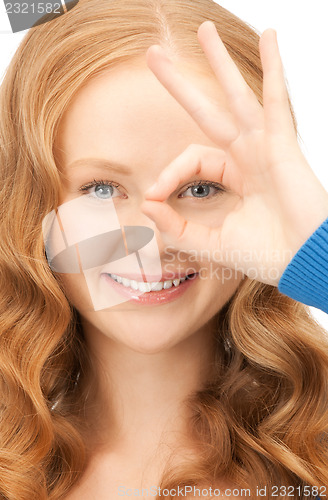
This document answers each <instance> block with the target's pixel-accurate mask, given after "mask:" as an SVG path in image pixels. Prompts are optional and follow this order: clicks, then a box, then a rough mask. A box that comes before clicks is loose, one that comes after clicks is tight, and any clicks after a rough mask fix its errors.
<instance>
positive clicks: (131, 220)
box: [120, 207, 165, 258]
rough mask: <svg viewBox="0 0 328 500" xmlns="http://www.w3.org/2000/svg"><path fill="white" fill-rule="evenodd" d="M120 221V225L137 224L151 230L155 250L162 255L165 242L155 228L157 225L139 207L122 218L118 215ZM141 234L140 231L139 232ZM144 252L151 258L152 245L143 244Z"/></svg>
mask: <svg viewBox="0 0 328 500" xmlns="http://www.w3.org/2000/svg"><path fill="white" fill-rule="evenodd" d="M120 222H121V224H122V226H123V225H124V226H138V227H140V228H141V227H144V228H149V229H151V230H152V231H153V233H154V234H153V238H152V240H153V243H154V242H156V247H157V252H156V253H158V254H159V255H162V254H163V253H164V252H165V244H164V242H163V239H162V236H161V233H160V231H159V230H158V229H157V226H156V224H155V222H154V221H153V220H151V219H150V218H149V217H147V215H145V214H144V213H143V212H142V211H141V210H140V208H139V207H138V208H136V209H135V210H134V211H133V213H132V214H130V215H129V216H126V217H124V219H123V218H121V217H120ZM136 234H137V233H136ZM141 235H142V232H141ZM144 250H145V254H147V255H148V256H149V258H151V252H153V250H154V245H145V249H144Z"/></svg>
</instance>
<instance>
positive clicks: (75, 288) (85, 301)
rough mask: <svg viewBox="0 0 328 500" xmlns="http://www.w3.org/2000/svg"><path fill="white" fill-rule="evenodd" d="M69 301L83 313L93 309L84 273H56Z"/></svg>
mask: <svg viewBox="0 0 328 500" xmlns="http://www.w3.org/2000/svg"><path fill="white" fill-rule="evenodd" d="M56 278H57V281H58V282H59V283H60V285H61V286H62V288H63V290H64V292H65V294H66V297H67V298H68V300H69V302H70V303H71V304H72V305H73V306H74V307H75V308H76V309H77V310H78V311H79V312H81V313H83V312H84V311H93V309H94V308H93V304H92V301H91V297H90V293H89V289H88V286H87V283H86V280H85V277H84V275H83V274H56Z"/></svg>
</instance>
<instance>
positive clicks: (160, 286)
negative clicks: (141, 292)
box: [151, 281, 164, 292]
mask: <svg viewBox="0 0 328 500" xmlns="http://www.w3.org/2000/svg"><path fill="white" fill-rule="evenodd" d="M163 285H164V283H163V281H159V283H151V289H152V290H153V291H154V292H160V291H161V290H163Z"/></svg>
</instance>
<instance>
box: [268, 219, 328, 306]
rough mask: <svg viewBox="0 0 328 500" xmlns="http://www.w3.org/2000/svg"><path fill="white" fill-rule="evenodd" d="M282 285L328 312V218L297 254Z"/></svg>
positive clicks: (288, 292)
mask: <svg viewBox="0 0 328 500" xmlns="http://www.w3.org/2000/svg"><path fill="white" fill-rule="evenodd" d="M278 289H279V291H280V292H281V293H283V294H285V295H288V296H289V297H291V298H292V299H295V300H297V301H298V302H302V303H303V304H307V305H309V306H313V307H317V308H318V309H321V310H322V311H324V312H326V313H328V218H327V219H326V220H325V221H324V222H323V223H322V224H321V226H319V227H318V229H317V230H316V231H315V232H314V233H313V234H312V235H311V236H310V238H309V239H308V240H307V241H306V242H305V243H304V245H303V246H302V247H301V248H300V249H299V250H298V252H297V253H296V254H295V255H294V257H293V258H292V260H291V261H290V263H289V264H288V266H287V267H286V269H285V271H284V273H283V274H282V276H281V278H280V281H279V283H278Z"/></svg>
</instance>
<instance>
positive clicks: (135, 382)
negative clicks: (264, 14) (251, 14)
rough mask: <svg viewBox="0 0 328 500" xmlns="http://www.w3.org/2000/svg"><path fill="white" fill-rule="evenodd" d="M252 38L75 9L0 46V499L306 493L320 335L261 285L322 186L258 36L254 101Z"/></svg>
mask: <svg viewBox="0 0 328 500" xmlns="http://www.w3.org/2000/svg"><path fill="white" fill-rule="evenodd" d="M208 20H210V21H212V22H214V23H215V25H216V28H217V30H218V32H219V34H220V37H221V39H222V41H223V43H224V44H225V46H226V47H227V48H228V51H229V53H230V55H231V57H232V58H233V60H234V61H235V63H236V65H237V67H238V68H239V70H240V72H241V74H242V76H243V78H244V80H245V82H246V83H247V84H248V86H249V87H250V88H251V89H252V92H251V91H250V90H249V87H248V86H247V85H245V83H244V80H243V79H242V78H241V76H240V74H239V72H237V69H236V67H235V66H234V65H233V64H232V62H231V60H230V56H228V55H227V53H226V52H225V49H224V46H223V45H221V42H220V39H219V38H218V36H217V34H216V30H214V27H213V25H212V23H208V22H205V21H208ZM198 29H199V31H198V37H199V42H200V44H199V42H198V41H197V30H198ZM258 43H259V39H258V36H257V35H256V34H255V33H254V32H253V31H252V30H251V29H250V28H249V27H247V26H246V25H245V24H244V23H243V22H241V21H240V20H239V19H237V18H236V17H234V16H232V15H231V14H230V13H229V12H227V11H226V10H224V9H222V8H221V7H219V6H218V5H216V4H214V3H212V2H210V1H208V0H195V1H193V2H189V1H186V0H179V1H176V0H174V1H173V0H170V1H165V2H163V3H162V2H160V1H149V0H148V1H146V0H145V1H143V0H138V2H135V1H134V2H132V1H131V0H121V1H120V2H108V1H105V0H88V1H86V0H85V1H83V0H80V2H79V4H78V5H77V6H76V7H75V8H74V9H72V10H71V11H70V12H69V13H67V14H65V15H64V16H62V17H61V18H59V19H56V20H54V21H51V22H48V23H46V24H44V25H41V26H38V27H36V28H33V29H32V30H31V31H30V32H29V33H28V35H27V36H26V38H25V40H24V41H23V43H22V45H21V47H20V48H19V50H18V51H17V53H16V55H15V57H14V59H13V61H12V64H11V66H10V68H9V70H8V72H7V75H6V77H5V80H4V82H3V85H2V89H1V110H2V120H1V144H2V147H1V234H2V237H1V252H0V255H1V290H2V294H1V350H0V352H1V362H0V366H1V382H2V387H1V395H2V396H1V402H2V410H1V411H2V420H1V446H0V463H1V476H0V477H1V494H2V497H3V498H6V499H10V500H14V499H15V500H25V499H26V500H27V499H31V498H33V499H45V498H51V499H59V498H65V499H70V500H72V499H77V498H79V499H90V498H97V499H103V498H104V499H105V498H106V499H107V498H118V497H120V496H124V495H125V496H132V495H134V496H141V495H142V488H144V491H143V494H144V496H146V493H147V492H146V489H148V496H150V495H151V494H152V496H155V494H157V496H158V498H160V497H161V496H166V497H171V498H174V497H175V496H176V497H177V498H178V497H179V495H180V496H181V494H184V493H186V494H185V495H184V496H185V497H187V496H189V498H194V497H195V498H197V496H198V497H200V498H207V497H208V498H210V497H211V496H214V495H216V496H218V492H219V490H220V495H221V497H222V498H226V497H228V496H232V494H231V490H232V489H233V488H235V491H234V494H233V496H235V497H237V498H238V497H244V496H249V497H256V496H261V497H263V498H271V497H273V496H279V495H280V496H281V497H282V498H284V497H286V496H292V497H294V498H305V497H307V498H309V497H310V498H316V496H317V495H320V496H321V497H323V498H324V496H325V495H326V494H327V492H326V491H325V484H326V483H327V479H328V472H327V467H326V463H327V458H328V457H327V455H328V452H327V445H326V432H327V396H328V394H327V393H328V389H327V370H328V368H327V366H328V350H327V341H326V338H325V333H324V332H323V331H322V330H321V329H320V328H319V326H318V325H317V324H316V322H315V321H314V320H313V319H312V318H311V316H310V315H309V312H308V310H307V308H306V307H305V306H303V305H302V304H300V303H298V302H296V301H294V300H293V299H291V298H289V297H287V296H285V295H283V294H281V293H279V291H278V289H277V284H278V282H279V283H280V282H281V280H283V279H285V277H286V274H285V273H284V271H285V270H286V271H285V272H287V269H286V266H287V265H288V264H289V266H293V265H294V264H293V262H294V263H295V260H294V259H297V258H298V257H297V256H298V255H299V252H298V250H299V248H300V247H301V246H302V245H303V244H304V243H305V245H309V241H310V240H308V238H309V237H310V236H311V234H312V233H313V232H314V231H320V232H324V231H325V225H323V226H321V227H319V226H320V225H321V224H322V223H324V221H325V219H326V217H327V214H328V201H327V193H326V192H325V191H324V189H323V188H322V187H321V185H320V184H319V183H318V181H317V180H316V178H315V177H314V174H313V173H312V172H311V170H310V168H309V166H308V165H307V164H306V162H305V160H304V158H303V157H302V155H301V153H300V152H299V149H298V146H297V142H296V137H295V131H294V122H293V119H292V115H291V114H290V111H289V107H288V97H287V93H286V89H285V86H284V84H283V78H282V70H281V66H280V59H279V54H278V49H277V46H276V42H275V40H274V36H273V32H272V31H267V32H265V33H264V34H263V36H262V38H261V59H262V64H263V70H264V93H263V96H262V69H261V68H262V66H261V59H260V54H259V50H258ZM154 44H155V45H161V46H162V47H163V48H164V50H165V53H166V54H167V55H163V53H162V51H161V50H160V49H159V48H158V47H154V48H151V49H149V47H150V46H152V45H154ZM148 49H149V51H148ZM202 49H203V50H204V52H205V56H204V54H203V51H202ZM147 51H148V52H147ZM146 53H147V62H148V65H149V66H147V63H146ZM167 56H169V58H170V59H171V60H172V61H173V62H174V65H175V67H176V68H177V69H174V67H173V66H172V65H171V63H170V61H169V60H168V58H167ZM211 66H212V68H213V70H214V72H215V75H214V73H213V70H212V69H211ZM151 70H152V71H151ZM154 74H155V75H156V77H157V78H156V77H155V75H154ZM162 84H163V85H164V86H165V87H167V89H168V90H169V92H170V93H171V94H172V95H170V93H168V92H167V90H166V89H165V88H164V86H163V85H162ZM255 96H256V97H255ZM263 101H264V111H263V108H262V107H261V106H260V105H259V104H258V103H259V102H260V103H262V102H263ZM181 104H182V106H181ZM184 108H185V109H184ZM191 145H192V146H191ZM240 172H241V173H240ZM157 179H159V182H158V184H157V185H156V186H155V187H153V188H152V187H151V186H152V185H153V184H154V183H156V181H157ZM282 184H283V189H282V188H281V185H282ZM145 193H146V195H147V198H148V200H147V201H145ZM300 196H301V197H302V199H301V201H300V200H299V197H300ZM163 202H164V203H163ZM305 206H306V213H304V207H305ZM86 207H89V208H90V211H91V212H92V214H96V213H97V212H98V211H99V210H100V212H101V216H99V217H98V218H97V217H95V218H90V219H88V217H89V212H88V210H87V209H86ZM309 207H313V208H312V209H310V208H309ZM104 214H105V215H104ZM107 216H108V217H107ZM286 216H287V218H286ZM305 217H306V219H305ZM108 218H110V223H109V225H108V226H106V228H107V229H106V230H105V229H104V228H103V227H100V228H97V229H96V230H95V228H94V226H93V225H94V224H98V221H99V220H101V221H107V220H108ZM49 220H50V222H51V224H50V225H49V224H48V222H49ZM168 221H169V222H170V224H168V223H167V222H168ZM187 221H188V222H187ZM56 224H57V226H56ZM49 226H50V228H54V227H57V229H58V228H59V229H58V231H57V233H56V231H55V230H53V232H52V230H50V231H49ZM118 226H119V228H123V229H122V231H121V229H119V230H120V231H121V233H119V234H120V236H119V238H117V239H115V240H114V241H115V244H113V248H111V249H110V252H109V253H111V252H114V250H116V249H117V248H118V247H119V245H120V243H121V241H122V240H124V242H125V245H124V246H125V249H127V250H128V251H127V255H125V256H124V257H123V256H122V254H121V253H118V254H117V255H119V258H118V259H117V260H115V259H113V260H112V261H111V262H109V264H110V266H109V264H107V263H106V262H104V259H103V256H102V255H100V254H101V252H100V253H99V251H101V250H102V248H99V247H101V246H102V245H103V241H104V240H101V239H98V237H99V235H102V234H106V231H107V233H109V234H110V231H116V230H118ZM42 227H43V232H42ZM127 228H139V229H140V228H150V229H151V230H152V231H153V232H152V234H154V236H155V238H156V246H155V247H154V246H149V247H147V245H148V243H147V242H146V241H144V239H146V238H144V237H142V238H141V239H140V240H138V245H137V244H135V240H136V239H138V238H139V236H140V232H139V229H138V232H137V233H132V236H133V237H132V240H133V242H134V243H133V244H134V245H135V246H134V247H133V245H132V247H130V246H129V245H130V243H129V242H130V239H129V238H130V233H129V231H128V229H127ZM218 228H220V229H218ZM268 228H270V230H268ZM318 228H319V229H318ZM76 234H78V236H76ZM117 234H118V233H115V235H117ZM63 235H64V236H63ZM137 236H138V238H136V237H137ZM143 236H144V233H143ZM43 237H45V242H44V240H43ZM60 237H62V238H63V240H64V238H66V240H65V241H64V246H63V247H60ZM113 237H114V234H113ZM92 238H96V239H95V240H93V239H92ZM124 238H125V239H124ZM310 239H311V238H310ZM141 240H142V241H141ZM83 241H86V245H87V248H86V254H87V259H90V262H91V261H92V263H93V264H92V265H90V266H88V265H86V264H85V260H84V257H83V255H82V254H80V253H79V254H78V255H79V257H78V262H77V265H78V267H79V269H78V271H80V272H76V270H75V269H74V265H75V262H73V260H74V259H73V260H70V255H71V254H70V250H69V249H70V248H73V247H74V246H75V249H76V248H77V249H78V250H79V252H80V251H81V249H83V248H84V247H83ZM147 241H148V240H147ZM152 241H153V240H152ZM311 241H312V240H311ZM108 242H109V244H110V245H111V242H112V238H110V239H109V240H106V243H108ZM142 243H145V244H144V245H143V246H144V247H147V248H146V250H145V249H144V253H143V254H142V256H143V258H144V260H143V261H141V264H143V266H140V260H138V258H137V257H135V255H136V254H137V253H138V252H139V250H140V251H141V250H142V248H140V247H141V246H142ZM310 244H311V243H310ZM76 245H77V246H76ZM302 248H303V249H304V248H305V247H304V246H303V247H302ZM45 250H46V252H45ZM203 250H205V251H206V250H208V252H207V253H206V252H205V253H202V251H203ZM61 251H62V252H63V254H61V255H62V260H59V261H58V259H57V261H55V258H56V257H57V255H60V252H61ZM65 252H66V253H65ZM94 253H96V254H97V255H96V258H95V260H93V257H94ZM74 255H77V254H74ZM99 255H100V256H99ZM274 256H275V257H274ZM293 256H294V259H293V261H292V262H290V261H291V258H292V257H293ZM158 258H159V262H160V270H161V276H158V272H157V271H158V268H157V264H158ZM47 259H48V260H47ZM120 259H122V262H123V261H124V265H123V266H121V267H120V266H119V263H120ZM132 261H133V263H134V264H133V263H131V262H132ZM56 262H57V264H56ZM58 262H59V264H58ZM136 262H138V264H139V268H136V267H134V266H135V265H136ZM115 266H117V267H115ZM124 266H127V267H124ZM145 267H147V270H148V271H149V270H154V269H155V271H149V272H147V273H144V274H142V272H141V271H142V268H143V269H144V268H145ZM126 269H127V271H126ZM135 269H137V270H138V269H139V274H138V272H137V273H136V271H135ZM133 271H134V272H133ZM152 273H153V275H152ZM124 274H125V276H124ZM152 276H153V278H152ZM143 278H146V279H143ZM123 280H126V281H123ZM120 281H121V283H120ZM144 281H146V284H144ZM174 281H175V282H174ZM147 282H151V283H152V285H149V284H147ZM135 283H136V284H135ZM139 284H140V286H141V288H140V287H139ZM142 286H146V288H147V287H149V288H148V291H146V290H144V289H143V288H142ZM153 287H158V288H155V289H154V288H153ZM152 288H153V289H152ZM149 289H150V291H149ZM108 296H109V297H110V300H109V301H107V298H108ZM117 296H120V297H124V300H123V298H122V300H121V301H120V300H118V299H117ZM102 297H105V298H106V300H105V302H102ZM113 297H114V298H113ZM112 298H113V300H112ZM114 299H115V300H116V302H115V300H114ZM184 486H186V488H187V489H186V490H182V492H181V490H179V488H183V487H184ZM193 486H195V489H192V487H193ZM158 487H160V488H161V490H159V489H158ZM151 488H153V489H151ZM197 488H198V489H199V490H197ZM210 488H212V490H210ZM214 491H215V492H214ZM161 492H162V494H161ZM229 492H230V493H229ZM169 493H170V495H171V496H169Z"/></svg>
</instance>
